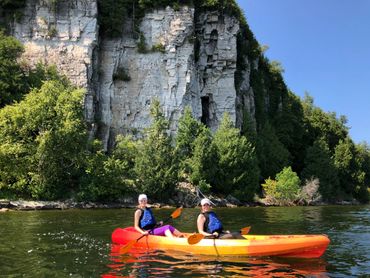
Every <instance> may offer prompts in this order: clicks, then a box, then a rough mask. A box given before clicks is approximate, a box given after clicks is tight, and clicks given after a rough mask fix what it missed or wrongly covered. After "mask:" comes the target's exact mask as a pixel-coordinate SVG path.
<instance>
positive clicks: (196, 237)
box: [188, 234, 204, 245]
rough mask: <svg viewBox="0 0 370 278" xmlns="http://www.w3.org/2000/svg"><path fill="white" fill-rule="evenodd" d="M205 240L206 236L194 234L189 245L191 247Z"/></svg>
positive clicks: (190, 237) (189, 239)
mask: <svg viewBox="0 0 370 278" xmlns="http://www.w3.org/2000/svg"><path fill="white" fill-rule="evenodd" d="M203 238H204V235H202V234H192V235H191V236H189V237H188V243H189V244H190V245H193V244H197V243H198V242H199V241H201V240H202V239H203Z"/></svg>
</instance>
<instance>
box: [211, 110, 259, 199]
mask: <svg viewBox="0 0 370 278" xmlns="http://www.w3.org/2000/svg"><path fill="white" fill-rule="evenodd" d="M213 144H214V146H215V149H216V150H217V153H218V156H219V163H218V166H219V168H218V171H217V173H216V176H215V185H214V190H215V191H216V192H219V193H225V194H228V193H232V192H233V193H234V194H235V195H237V197H239V198H242V199H244V200H251V199H252V198H253V195H254V194H255V193H256V191H257V188H258V177H259V169H258V165H257V158H256V154H255V150H254V147H253V146H252V144H251V143H250V142H249V141H248V140H247V139H246V138H245V137H244V136H241V135H240V134H239V129H237V128H235V127H234V126H233V123H232V122H231V119H230V116H229V115H228V114H227V113H225V114H224V117H223V119H222V121H221V123H220V126H219V128H218V130H217V131H216V133H215V135H214V139H213Z"/></svg>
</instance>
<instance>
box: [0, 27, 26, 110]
mask: <svg viewBox="0 0 370 278" xmlns="http://www.w3.org/2000/svg"><path fill="white" fill-rule="evenodd" d="M22 52H23V46H22V45H21V43H20V42H19V41H17V40H16V39H15V38H13V37H10V36H6V35H5V34H4V33H3V32H2V31H1V30H0V108H1V107H4V106H5V105H7V104H11V103H13V102H14V101H18V100H20V99H21V97H22V95H23V94H24V92H25V82H24V74H23V72H22V69H21V67H20V65H19V64H18V62H17V59H18V58H19V57H20V55H21V54H22Z"/></svg>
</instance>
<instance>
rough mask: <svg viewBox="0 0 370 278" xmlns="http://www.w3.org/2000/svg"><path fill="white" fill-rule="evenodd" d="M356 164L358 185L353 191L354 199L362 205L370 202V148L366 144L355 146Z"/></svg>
mask: <svg viewBox="0 0 370 278" xmlns="http://www.w3.org/2000/svg"><path fill="white" fill-rule="evenodd" d="M356 162H357V163H358V165H359V167H360V173H362V175H359V176H360V177H361V178H360V179H359V182H360V184H359V185H358V186H357V187H356V189H355V197H356V199H357V200H359V201H360V202H363V203H368V202H369V200H370V147H369V145H368V144H367V143H366V142H362V143H360V144H357V145H356Z"/></svg>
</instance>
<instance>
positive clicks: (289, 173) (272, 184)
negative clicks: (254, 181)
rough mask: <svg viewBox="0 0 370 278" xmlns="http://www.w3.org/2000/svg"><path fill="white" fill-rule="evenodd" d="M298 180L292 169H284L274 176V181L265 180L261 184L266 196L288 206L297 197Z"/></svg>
mask: <svg viewBox="0 0 370 278" xmlns="http://www.w3.org/2000/svg"><path fill="white" fill-rule="evenodd" d="M299 185H300V180H299V177H298V175H297V174H296V173H295V172H294V171H293V170H292V167H290V166H289V167H285V168H284V169H283V170H282V171H281V172H280V173H278V174H277V175H276V180H272V179H270V178H269V179H267V180H266V181H265V184H262V187H263V188H264V190H265V192H266V193H267V196H270V197H272V198H274V200H275V201H276V202H277V203H279V204H290V203H292V202H293V201H295V200H296V199H297V197H298V193H299V190H300V187H299Z"/></svg>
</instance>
